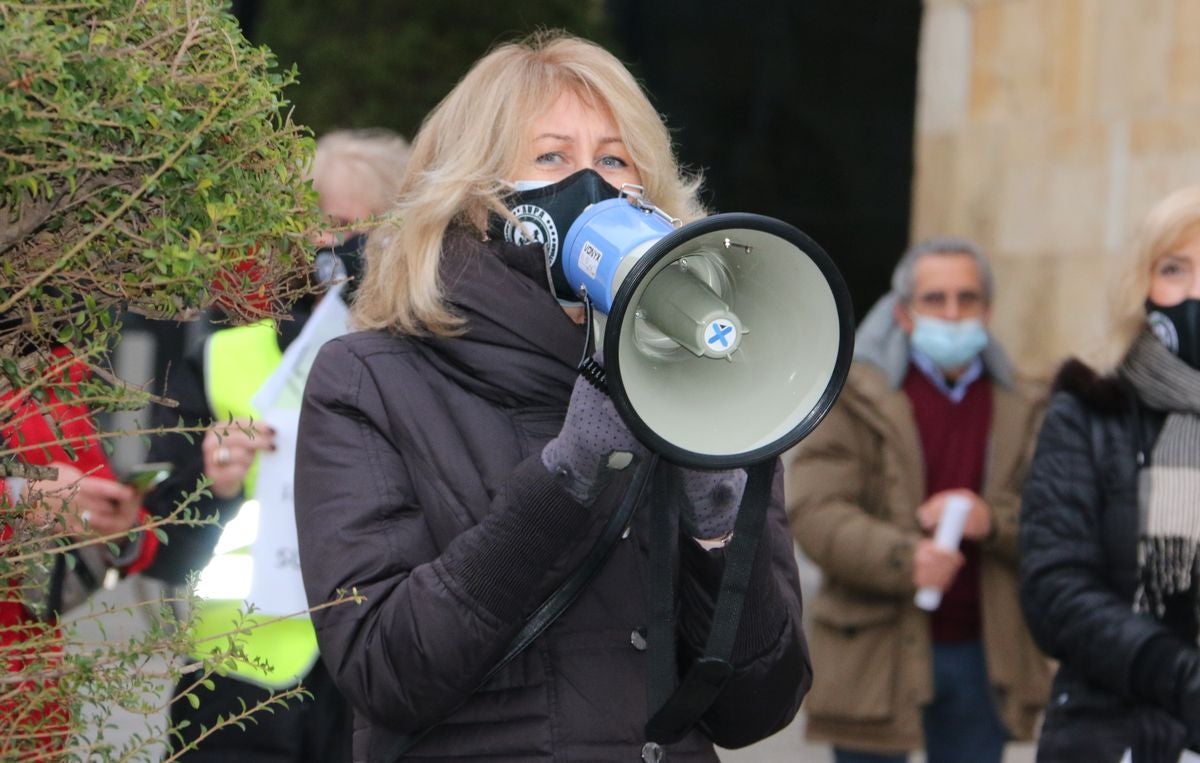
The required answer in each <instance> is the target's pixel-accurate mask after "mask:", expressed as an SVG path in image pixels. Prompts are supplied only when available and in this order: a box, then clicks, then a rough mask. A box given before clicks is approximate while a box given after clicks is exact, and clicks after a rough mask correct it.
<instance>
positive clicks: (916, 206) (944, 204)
mask: <svg viewBox="0 0 1200 763" xmlns="http://www.w3.org/2000/svg"><path fill="white" fill-rule="evenodd" d="M957 160H958V137H957V135H956V134H954V133H939V134H936V135H918V136H917V140H916V157H915V161H914V165H915V169H914V176H913V202H912V205H913V206H912V219H911V228H912V234H911V236H910V237H911V238H912V239H913V240H917V239H919V238H924V237H926V236H930V235H933V234H935V233H943V232H945V231H947V230H949V224H950V221H951V220H952V219H953V216H954V215H953V204H954V200H955V198H956V194H955V190H954V184H955V176H956V173H957V170H956V163H957Z"/></svg>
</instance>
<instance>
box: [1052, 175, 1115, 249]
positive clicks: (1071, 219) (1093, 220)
mask: <svg viewBox="0 0 1200 763" xmlns="http://www.w3.org/2000/svg"><path fill="white" fill-rule="evenodd" d="M1107 208H1108V168H1107V167H1105V166H1104V165H1103V164H1062V165H1058V166H1056V167H1054V168H1052V169H1051V171H1050V172H1049V173H1048V175H1047V178H1046V190H1045V206H1044V207H1043V211H1042V214H1043V215H1044V216H1045V221H1044V223H1043V225H1042V226H1041V228H1042V230H1043V237H1044V238H1043V239H1042V241H1041V246H1042V247H1048V248H1050V249H1051V250H1053V251H1080V250H1082V251H1100V250H1102V249H1103V247H1104V234H1105V225H1104V218H1105V212H1106V210H1107Z"/></svg>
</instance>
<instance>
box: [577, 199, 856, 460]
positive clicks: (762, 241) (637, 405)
mask: <svg viewBox="0 0 1200 763" xmlns="http://www.w3.org/2000/svg"><path fill="white" fill-rule="evenodd" d="M639 191H640V189H635V190H634V191H632V192H631V191H630V190H629V187H628V186H627V187H626V188H623V189H622V196H621V197H619V198H616V199H609V200H607V201H602V202H600V203H598V204H594V205H592V206H591V207H588V209H587V210H585V211H584V213H583V214H582V215H580V216H579V218H578V219H576V220H575V222H574V223H573V224H572V226H571V229H570V230H569V231H568V232H567V235H566V236H565V237H564V239H563V252H562V256H563V257H564V261H563V270H564V272H565V273H566V276H567V279H568V281H569V282H570V283H571V285H572V288H573V289H574V290H575V291H576V293H577V294H579V295H580V296H581V298H582V297H584V296H585V295H586V298H587V300H588V301H590V302H591V304H592V305H593V307H595V308H596V309H597V310H598V311H599V312H600V313H602V314H604V315H605V316H607V318H606V319H604V320H603V321H602V323H603V335H602V339H601V343H602V346H603V348H604V353H605V365H606V371H607V378H608V388H609V394H610V396H611V397H612V399H613V403H614V405H615V406H616V408H617V411H618V412H619V413H620V414H621V417H622V418H623V419H624V420H625V422H626V423H627V424H628V425H629V427H630V429H631V430H632V431H633V433H634V435H635V436H637V437H638V439H639V440H641V441H642V442H643V443H644V444H645V445H647V446H648V447H650V448H651V449H653V450H655V451H656V452H658V453H660V454H662V455H663V456H665V457H666V458H667V459H668V460H670V461H673V462H675V463H677V464H680V465H682V466H689V467H696V468H702V469H704V468H707V469H728V468H734V467H741V466H748V465H750V464H753V463H757V462H760V461H764V460H766V459H768V458H772V457H774V456H776V455H779V454H780V453H782V452H783V451H784V450H786V449H787V448H789V447H791V446H792V445H794V444H796V443H797V442H799V441H800V440H801V439H802V438H803V437H805V436H806V435H807V434H808V433H809V432H811V431H812V430H813V429H814V428H815V427H816V425H817V424H818V423H819V422H820V420H821V419H822V418H823V417H824V416H825V414H826V413H827V412H828V411H829V409H830V407H831V406H832V405H833V402H834V400H836V399H837V396H838V394H839V393H840V392H841V389H842V386H843V384H844V383H845V380H846V375H847V373H848V372H849V369H850V360H851V354H852V350H853V342H854V328H853V318H852V315H853V313H852V310H851V306H850V295H849V292H848V290H847V289H846V285H845V282H844V281H843V279H842V276H841V274H840V273H839V272H838V270H837V268H836V267H835V266H834V264H833V261H832V260H831V259H830V258H829V255H827V254H826V253H825V251H824V250H823V249H821V247H820V246H818V245H817V243H816V242H815V241H813V240H812V239H811V238H809V237H808V236H806V235H805V234H803V233H801V232H800V231H799V230H797V229H796V228H795V227H793V226H791V225H789V224H787V223H785V222H783V221H781V220H777V219H774V218H771V217H764V216H762V215H754V214H747V213H728V214H719V215H713V216H711V217H706V218H703V219H701V220H697V221H696V222H693V223H689V224H687V225H684V224H682V223H681V222H680V221H679V220H677V219H675V218H673V217H671V216H670V215H667V214H665V213H664V212H662V211H661V210H659V209H658V208H657V207H655V206H654V205H653V204H650V203H649V202H647V201H646V200H645V199H644V198H643V195H642V194H641V193H639Z"/></svg>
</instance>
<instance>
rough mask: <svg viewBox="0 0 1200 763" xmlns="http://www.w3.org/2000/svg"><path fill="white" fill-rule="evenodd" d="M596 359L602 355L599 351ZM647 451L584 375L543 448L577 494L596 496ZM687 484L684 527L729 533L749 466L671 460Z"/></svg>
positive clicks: (708, 536)
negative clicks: (688, 465) (696, 465)
mask: <svg viewBox="0 0 1200 763" xmlns="http://www.w3.org/2000/svg"><path fill="white" fill-rule="evenodd" d="M596 362H597V363H603V362H604V358H603V355H601V354H599V353H597V356H596ZM647 453H648V451H647V449H646V447H645V446H644V445H642V444H641V443H640V442H638V440H637V438H635V437H634V436H633V433H632V432H630V431H629V427H628V426H626V425H625V422H624V421H622V420H621V416H620V415H619V414H618V413H617V410H616V408H615V407H614V406H613V403H612V400H611V399H609V397H608V395H607V394H606V393H605V392H604V391H603V390H601V389H598V388H597V387H596V386H595V385H594V384H593V383H592V382H590V381H588V380H587V379H586V378H584V377H583V376H580V377H579V378H578V379H576V380H575V387H574V389H573V390H572V391H571V402H570V404H569V405H568V407H567V415H566V418H565V419H564V420H563V425H562V429H561V430H560V431H559V433H558V436H557V437H555V438H554V439H553V440H551V441H550V442H549V443H547V444H546V447H545V448H543V449H542V464H543V465H544V466H545V467H546V468H547V469H549V470H550V471H551V472H552V473H554V474H555V475H557V476H558V478H559V481H560V483H561V484H562V486H563V488H564V489H565V490H566V491H567V492H568V493H570V494H571V496H572V497H573V498H575V500H577V501H579V502H580V503H583V504H589V503H591V502H592V501H594V500H596V497H597V496H599V495H600V492H601V491H602V490H603V489H604V486H605V485H606V484H607V483H608V477H609V476H610V474H611V472H612V471H613V470H615V469H622V468H624V467H625V466H627V465H628V464H629V463H630V461H631V459H632V458H635V457H636V458H641V457H644V456H646V455H647ZM669 468H671V469H675V470H676V471H677V477H678V479H679V484H680V486H681V487H682V490H683V503H682V506H681V513H682V519H683V525H684V529H685V530H686V531H687V532H688V533H690V534H691V535H692V537H694V538H696V539H698V540H718V539H722V540H724V539H728V537H729V535H730V533H731V532H732V531H733V525H734V522H735V520H736V519H737V511H738V506H739V505H740V504H741V501H742V493H743V492H744V491H745V489H746V471H745V470H744V469H728V470H724V471H703V470H698V469H685V468H683V467H680V466H671V467H669Z"/></svg>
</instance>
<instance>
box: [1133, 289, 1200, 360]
mask: <svg viewBox="0 0 1200 763" xmlns="http://www.w3.org/2000/svg"><path fill="white" fill-rule="evenodd" d="M1146 320H1147V322H1148V323H1149V324H1150V330H1151V331H1153V332H1154V336H1156V337H1158V340H1159V341H1160V342H1162V343H1163V344H1165V345H1166V346H1167V349H1168V350H1170V351H1171V352H1173V353H1175V354H1176V355H1178V356H1179V359H1180V360H1182V361H1183V362H1184V363H1187V364H1188V365H1189V366H1191V367H1192V368H1195V369H1197V370H1200V299H1185V300H1184V301H1182V302H1180V303H1179V304H1178V305H1171V306H1170V307H1163V306H1162V305H1156V304H1154V303H1153V302H1151V301H1150V300H1146Z"/></svg>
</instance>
